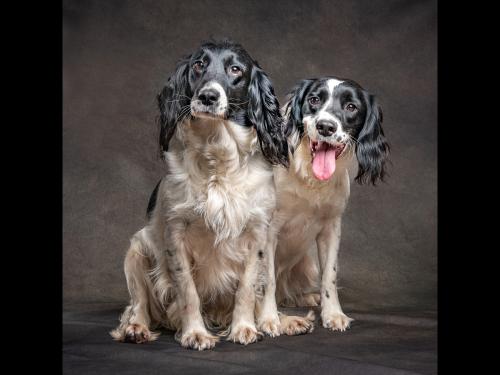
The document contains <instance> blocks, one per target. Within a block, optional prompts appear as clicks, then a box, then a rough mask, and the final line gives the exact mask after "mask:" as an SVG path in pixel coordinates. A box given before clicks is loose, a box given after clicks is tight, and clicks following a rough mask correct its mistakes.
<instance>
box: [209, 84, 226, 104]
mask: <svg viewBox="0 0 500 375" xmlns="http://www.w3.org/2000/svg"><path fill="white" fill-rule="evenodd" d="M204 89H214V90H216V91H217V92H218V93H219V108H221V109H226V107H227V95H226V91H224V88H223V87H222V86H221V84H220V83H218V82H215V81H210V82H208V83H207V84H206V85H205V87H204Z"/></svg>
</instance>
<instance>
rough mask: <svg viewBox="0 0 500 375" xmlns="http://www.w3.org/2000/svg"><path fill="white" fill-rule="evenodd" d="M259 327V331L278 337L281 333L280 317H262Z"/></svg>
mask: <svg viewBox="0 0 500 375" xmlns="http://www.w3.org/2000/svg"><path fill="white" fill-rule="evenodd" d="M258 327H259V331H261V332H263V333H264V334H266V335H268V336H271V337H277V336H279V335H280V331H281V323H280V318H279V317H278V316H277V315H276V316H273V317H269V318H263V319H260V321H259V324H258Z"/></svg>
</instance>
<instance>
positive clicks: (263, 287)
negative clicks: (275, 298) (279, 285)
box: [260, 285, 266, 296]
mask: <svg viewBox="0 0 500 375" xmlns="http://www.w3.org/2000/svg"><path fill="white" fill-rule="evenodd" d="M260 292H261V293H262V295H263V296H264V295H265V294H266V287H265V286H264V285H262V286H261V287H260Z"/></svg>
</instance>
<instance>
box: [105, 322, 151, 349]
mask: <svg viewBox="0 0 500 375" xmlns="http://www.w3.org/2000/svg"><path fill="white" fill-rule="evenodd" d="M159 335H160V334H159V333H156V332H151V331H150V330H149V329H148V327H146V326H145V325H143V324H139V323H134V324H128V325H127V326H126V327H125V329H124V330H123V328H121V329H120V328H117V329H115V330H113V331H112V332H111V336H113V338H114V339H115V340H117V341H121V342H130V343H134V344H142V343H145V342H149V341H154V340H156V339H157V338H158V336H159Z"/></svg>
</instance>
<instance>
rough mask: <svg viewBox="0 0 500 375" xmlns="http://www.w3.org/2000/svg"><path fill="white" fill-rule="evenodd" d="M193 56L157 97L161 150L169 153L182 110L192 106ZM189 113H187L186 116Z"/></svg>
mask: <svg viewBox="0 0 500 375" xmlns="http://www.w3.org/2000/svg"><path fill="white" fill-rule="evenodd" d="M190 58H191V56H188V57H186V58H184V59H183V60H181V61H180V62H179V63H178V64H177V67H176V69H175V72H174V74H172V76H170V78H169V79H168V81H167V84H166V85H165V87H163V89H162V90H161V92H160V93H159V94H158V96H157V100H158V107H159V109H160V119H159V122H160V139H159V141H160V149H161V151H162V156H163V152H166V151H168V144H169V142H170V139H171V138H172V136H173V135H174V132H175V128H176V125H177V122H178V121H179V120H180V119H179V117H180V116H181V115H182V110H183V109H184V108H185V106H187V105H189V104H190V98H191V96H192V93H191V92H190V86H189V81H188V73H189V61H190ZM187 114H189V111H186V115H187Z"/></svg>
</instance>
